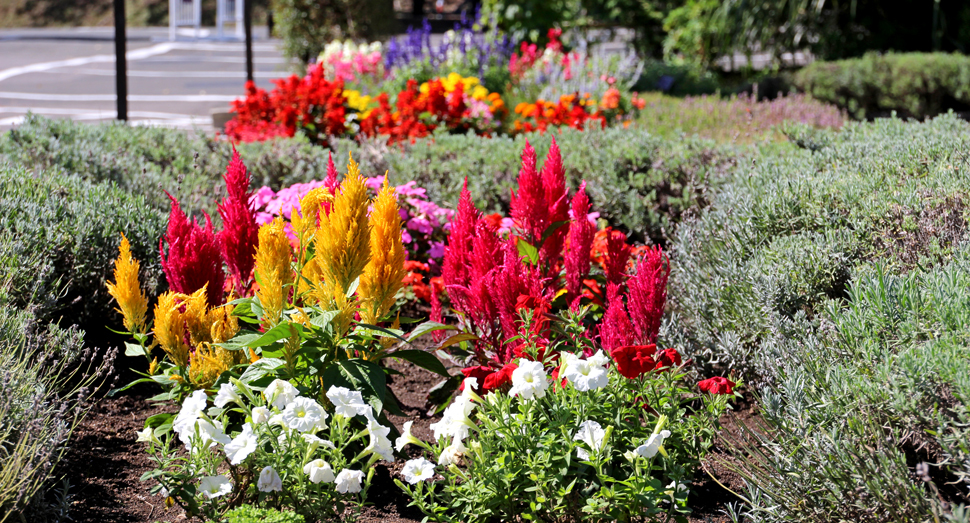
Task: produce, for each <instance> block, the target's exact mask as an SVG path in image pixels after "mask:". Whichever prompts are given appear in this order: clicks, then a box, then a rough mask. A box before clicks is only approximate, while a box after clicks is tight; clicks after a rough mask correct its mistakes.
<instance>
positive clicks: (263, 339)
mask: <svg viewBox="0 0 970 523" xmlns="http://www.w3.org/2000/svg"><path fill="white" fill-rule="evenodd" d="M291 327H292V328H294V329H295V330H296V332H297V333H302V332H303V325H300V324H299V323H292V322H288V321H286V322H283V323H280V324H279V325H277V326H275V327H273V328H272V329H270V330H268V331H266V332H264V333H263V334H262V335H261V336H259V337H258V338H256V339H255V340H253V341H251V342H249V343H248V344H246V347H250V348H255V347H265V346H267V345H269V344H271V343H276V342H277V341H280V340H282V339H283V338H289V337H290V334H292V333H293V332H292V331H291V330H290V329H291Z"/></svg>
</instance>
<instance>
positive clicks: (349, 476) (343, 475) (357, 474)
mask: <svg viewBox="0 0 970 523" xmlns="http://www.w3.org/2000/svg"><path fill="white" fill-rule="evenodd" d="M363 479H364V473H363V472H361V471H359V470H350V469H343V470H341V471H340V474H337V478H336V482H337V492H339V493H341V494H353V493H355V492H360V482H361V481H362V480H363Z"/></svg>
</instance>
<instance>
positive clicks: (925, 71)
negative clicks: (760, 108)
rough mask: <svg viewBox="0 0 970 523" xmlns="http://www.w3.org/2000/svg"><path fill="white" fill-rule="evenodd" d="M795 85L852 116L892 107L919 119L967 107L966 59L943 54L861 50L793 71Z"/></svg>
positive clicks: (969, 68)
mask: <svg viewBox="0 0 970 523" xmlns="http://www.w3.org/2000/svg"><path fill="white" fill-rule="evenodd" d="M794 83H795V86H796V87H798V88H799V89H800V90H802V91H805V92H807V93H809V94H811V95H812V96H814V97H815V98H818V99H819V100H824V101H827V102H830V103H834V104H837V105H838V106H839V107H843V108H845V109H847V110H848V111H849V113H850V114H851V115H852V116H854V117H856V118H866V117H870V118H871V117H873V116H878V115H880V114H886V113H889V112H890V111H896V112H897V113H898V114H899V115H900V116H903V117H914V118H919V119H923V118H926V117H928V116H935V115H937V114H940V113H942V112H945V111H946V110H947V109H951V108H965V107H967V106H968V105H970V57H966V56H963V55H960V54H945V53H904V54H895V53H889V54H886V55H878V54H867V55H865V56H864V57H862V58H856V59H851V60H840V61H836V62H815V63H813V64H811V65H809V66H808V67H806V68H804V69H802V70H801V71H799V72H798V73H796V74H795V78H794Z"/></svg>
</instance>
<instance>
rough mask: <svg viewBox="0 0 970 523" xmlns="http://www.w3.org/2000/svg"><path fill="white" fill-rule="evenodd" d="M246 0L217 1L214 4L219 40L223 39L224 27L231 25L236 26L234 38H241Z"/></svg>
mask: <svg viewBox="0 0 970 523" xmlns="http://www.w3.org/2000/svg"><path fill="white" fill-rule="evenodd" d="M245 1H246V0H217V3H216V27H217V28H218V34H219V38H224V37H225V25H226V24H228V23H233V24H235V25H236V38H239V39H242V38H243V9H244V8H245V4H244V2H245Z"/></svg>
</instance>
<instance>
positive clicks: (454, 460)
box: [438, 438, 468, 467]
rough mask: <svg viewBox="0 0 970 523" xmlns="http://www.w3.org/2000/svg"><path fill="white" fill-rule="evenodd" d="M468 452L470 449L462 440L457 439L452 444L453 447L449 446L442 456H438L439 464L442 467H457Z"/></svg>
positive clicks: (442, 452)
mask: <svg viewBox="0 0 970 523" xmlns="http://www.w3.org/2000/svg"><path fill="white" fill-rule="evenodd" d="M466 452H468V447H466V446H465V444H464V443H462V442H461V440H460V439H458V438H455V439H454V440H453V441H452V442H451V445H448V446H447V447H445V448H444V449H443V450H442V451H441V455H439V456H438V464H439V465H441V466H442V467H447V466H449V465H457V464H458V460H460V459H461V457H462V456H464V455H465V453H466Z"/></svg>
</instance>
